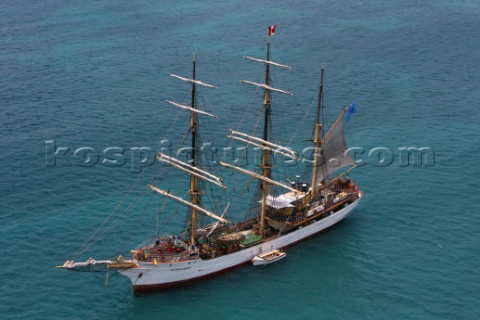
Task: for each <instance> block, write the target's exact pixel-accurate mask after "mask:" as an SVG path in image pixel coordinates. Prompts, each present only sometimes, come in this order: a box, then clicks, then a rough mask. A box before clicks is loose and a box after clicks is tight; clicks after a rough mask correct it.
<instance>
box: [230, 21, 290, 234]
mask: <svg viewBox="0 0 480 320" xmlns="http://www.w3.org/2000/svg"><path fill="white" fill-rule="evenodd" d="M276 27H277V26H276V25H274V26H270V27H268V38H267V58H266V60H263V59H257V58H252V57H248V56H246V57H244V58H245V59H248V60H253V61H257V62H261V63H265V83H255V82H252V81H245V80H242V82H244V83H246V84H250V85H254V86H257V87H259V88H263V90H264V94H263V108H264V125H263V139H262V140H263V141H262V142H261V144H262V162H261V164H260V169H261V172H262V176H263V177H264V178H266V179H261V180H262V181H261V182H260V189H261V192H262V199H261V209H260V234H262V235H263V233H264V230H265V216H266V213H267V195H268V191H269V189H270V186H269V182H268V181H269V180H271V179H270V177H271V169H272V167H271V164H270V154H271V152H272V149H271V145H272V144H271V142H270V141H269V140H270V127H269V126H270V110H271V104H270V93H271V92H272V91H275V92H280V93H283V94H288V95H292V94H291V93H290V92H287V91H284V90H280V89H276V88H273V87H271V86H270V65H274V66H277V67H281V68H286V69H290V67H289V66H286V65H283V64H279V63H276V62H273V61H271V60H270V37H271V36H272V35H273V34H274V33H275V29H276ZM247 138H248V139H249V140H250V139H251V138H250V137H247ZM236 139H237V140H242V139H241V138H236ZM254 140H256V141H260V139H258V138H256V139H254ZM246 142H248V143H250V144H252V141H251V140H250V141H246ZM294 157H295V158H296V155H294Z"/></svg>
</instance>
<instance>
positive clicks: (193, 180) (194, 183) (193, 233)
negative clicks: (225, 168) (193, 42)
mask: <svg viewBox="0 0 480 320" xmlns="http://www.w3.org/2000/svg"><path fill="white" fill-rule="evenodd" d="M195 64H196V57H195V53H194V54H193V72H192V80H193V81H192V104H191V106H192V109H196V97H195V94H196V84H195V80H196V79H195V77H196V75H195ZM190 131H191V133H192V153H191V155H192V158H191V166H192V167H195V166H196V159H195V156H196V151H197V149H196V145H197V114H196V112H194V111H191V112H190ZM189 192H190V197H191V198H190V199H191V203H192V204H193V205H196V206H198V205H199V204H200V195H199V192H198V179H197V176H196V175H193V174H192V175H190V191H189ZM191 209H192V216H191V230H190V237H191V239H190V242H191V243H192V245H195V244H196V243H197V209H195V208H194V207H192V208H191Z"/></svg>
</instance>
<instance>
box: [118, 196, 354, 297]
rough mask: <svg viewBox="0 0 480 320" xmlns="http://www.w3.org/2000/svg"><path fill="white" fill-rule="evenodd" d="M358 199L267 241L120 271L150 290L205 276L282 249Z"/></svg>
mask: <svg viewBox="0 0 480 320" xmlns="http://www.w3.org/2000/svg"><path fill="white" fill-rule="evenodd" d="M360 199H361V193H360V198H359V199H357V200H356V201H355V202H353V203H351V204H350V205H348V206H347V207H345V208H343V209H341V210H339V211H337V212H336V213H334V214H332V215H330V216H329V217H326V218H324V219H321V220H319V221H317V222H314V223H312V224H310V225H307V226H305V227H303V228H301V229H298V230H295V231H292V232H289V233H287V234H284V235H282V236H280V237H278V238H275V239H272V240H270V241H265V242H263V243H260V244H258V245H254V246H251V247H248V248H245V249H243V250H240V251H236V252H233V253H231V254H227V255H223V256H220V257H218V258H214V259H209V260H202V259H197V260H191V261H185V262H177V263H171V264H170V263H158V264H157V265H156V266H155V265H154V264H153V263H147V262H141V263H140V267H139V268H132V269H127V270H121V271H119V272H120V274H122V275H124V276H127V277H128V278H129V279H130V280H131V282H132V285H133V287H134V291H135V292H137V293H139V292H146V291H153V290H156V289H161V288H165V287H171V286H174V285H177V284H180V283H182V282H188V281H193V280H197V279H201V278H205V277H208V276H211V275H213V274H216V273H219V272H222V271H225V270H227V269H230V268H233V267H235V266H238V265H241V264H245V263H248V262H250V261H251V260H252V258H253V257H255V256H256V255H258V254H261V253H263V252H266V251H270V250H273V249H282V248H284V247H287V246H289V245H292V244H294V243H296V242H299V241H301V240H303V239H305V238H308V237H310V236H313V235H315V234H317V233H319V232H321V231H323V230H325V229H327V228H329V227H331V226H333V225H335V224H336V223H338V222H340V221H341V220H342V219H344V218H345V217H346V216H347V215H348V214H349V213H350V212H351V211H352V210H353V209H354V208H355V207H356V206H357V205H358V202H359V201H360Z"/></svg>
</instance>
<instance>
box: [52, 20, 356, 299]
mask: <svg viewBox="0 0 480 320" xmlns="http://www.w3.org/2000/svg"><path fill="white" fill-rule="evenodd" d="M274 32H275V27H274V26H272V27H269V29H268V41H267V54H266V59H258V58H252V57H244V58H245V59H247V60H250V61H254V62H257V63H260V64H263V65H264V66H265V83H256V82H252V81H242V82H244V83H245V84H248V85H252V86H255V87H257V88H260V89H261V90H263V114H262V116H263V119H262V121H261V122H262V123H263V129H262V136H261V137H258V136H254V135H251V134H246V133H243V132H239V131H236V130H231V131H230V133H229V134H228V137H229V138H230V139H232V140H236V141H239V142H240V143H243V144H244V145H245V146H250V147H252V146H253V147H255V148H260V149H261V153H262V156H261V161H260V164H259V166H258V170H256V171H251V170H247V169H245V168H241V167H239V166H236V165H233V164H230V163H227V162H219V164H220V165H221V167H224V168H226V169H224V170H233V171H234V172H239V173H241V174H245V175H247V176H249V177H251V179H252V181H257V182H258V195H259V196H258V198H256V199H254V200H253V201H252V205H251V207H250V209H249V212H248V214H246V218H245V219H244V220H243V221H240V222H238V223H234V222H232V221H231V220H230V218H228V217H229V216H230V208H229V204H227V205H226V206H224V207H220V206H217V207H214V208H205V207H204V204H205V203H206V201H204V197H205V195H206V194H207V191H206V190H205V189H206V187H205V185H206V184H210V185H211V187H209V188H210V189H211V188H214V187H218V188H220V189H222V190H223V189H225V188H227V186H226V185H224V181H223V179H222V178H220V177H219V176H217V175H214V174H212V173H211V172H209V171H207V170H206V169H205V168H202V167H201V165H200V161H199V157H198V150H199V143H198V142H199V140H198V139H199V135H198V133H199V131H200V127H201V126H200V124H199V123H200V122H199V117H209V118H215V119H216V118H218V117H217V116H215V115H214V114H212V113H209V112H206V111H204V110H201V109H199V108H198V105H197V89H198V88H197V87H199V86H202V87H209V88H215V86H213V85H210V84H207V83H204V82H202V81H200V80H198V79H197V75H196V59H195V56H194V59H193V73H192V77H191V78H187V77H183V76H178V75H174V74H171V76H172V77H174V78H176V79H179V80H181V81H184V82H187V83H189V84H190V85H191V104H190V105H185V104H181V103H177V102H174V101H167V102H168V103H169V104H170V105H173V106H175V107H178V108H180V109H183V110H186V111H188V112H189V126H188V129H189V135H190V141H189V142H190V146H191V150H192V152H191V154H190V159H189V161H188V162H183V161H181V160H179V159H176V158H174V157H172V156H170V155H167V154H165V153H160V152H159V153H158V154H157V159H158V160H159V161H161V162H163V163H166V164H167V165H169V166H170V167H171V168H172V169H178V170H179V171H182V172H185V173H187V174H188V175H189V176H190V183H189V189H188V194H189V195H190V199H188V200H186V199H183V198H181V197H179V196H176V195H174V194H173V193H171V192H170V191H167V190H163V189H160V188H159V187H157V186H154V185H149V188H150V189H151V190H153V191H154V192H155V193H156V194H157V195H159V196H162V197H164V198H163V199H164V201H165V202H166V201H167V199H169V200H174V201H176V202H178V203H180V204H181V205H183V206H185V207H187V208H188V210H189V213H188V219H187V223H186V227H185V228H184V230H183V232H180V233H179V234H178V235H173V236H172V235H170V236H160V235H158V234H155V235H154V236H151V237H149V238H147V240H145V241H144V242H143V243H141V244H140V245H138V246H137V247H136V248H135V249H133V250H132V251H131V254H132V258H131V259H128V260H124V259H123V258H122V257H117V259H114V260H100V261H95V260H93V259H91V260H88V261H86V262H74V261H73V259H71V260H68V261H67V262H65V264H63V265H62V266H60V268H63V269H66V270H71V271H86V272H92V271H109V270H118V272H119V273H120V274H121V275H123V276H126V277H128V278H129V279H130V281H131V283H132V286H133V289H134V291H135V293H144V292H149V291H154V290H159V289H164V288H168V287H172V286H177V285H179V284H183V283H187V282H190V281H194V280H199V279H203V278H207V277H210V276H212V275H214V274H217V273H220V272H223V271H226V270H228V269H231V268H233V267H236V266H239V265H242V264H247V263H250V262H251V263H253V265H265V264H270V263H273V262H276V261H278V260H280V259H283V258H285V256H286V253H285V252H283V251H282V249H283V248H285V247H287V246H290V245H292V244H295V243H298V242H300V241H302V240H304V239H306V238H309V237H311V236H314V235H316V234H318V233H320V232H322V231H324V230H327V229H328V228H330V227H332V226H334V225H336V224H337V223H338V222H340V221H341V220H343V219H344V218H345V217H346V216H347V215H348V214H350V212H351V211H352V210H353V209H354V208H355V207H356V206H357V205H358V203H359V201H360V200H361V198H362V196H363V194H362V192H361V191H360V190H359V188H358V186H357V185H356V184H355V183H354V181H353V180H351V179H349V178H346V175H347V174H348V173H349V172H350V171H351V170H352V169H353V168H355V167H356V163H355V161H354V160H353V158H352V157H351V156H350V155H349V153H348V151H347V146H346V143H345V138H344V130H343V129H344V126H345V123H346V121H347V119H349V117H350V115H351V113H353V111H354V107H353V106H350V107H346V108H345V109H344V110H343V111H342V112H341V113H340V115H339V116H338V118H337V120H336V121H335V122H334V124H333V125H332V126H331V127H330V129H329V130H328V132H327V133H326V134H323V124H322V121H321V120H322V119H321V110H322V101H323V86H324V84H323V82H324V70H323V66H322V70H321V80H320V87H319V93H318V105H317V108H316V113H315V117H314V119H315V121H314V123H313V132H314V133H313V137H312V139H311V142H312V150H313V165H312V170H311V171H312V172H311V175H310V177H306V176H304V177H303V178H302V176H301V175H297V176H295V178H294V179H292V180H293V181H290V180H287V181H279V180H276V179H275V178H274V176H273V172H274V170H275V166H274V165H273V164H272V155H273V154H276V155H278V156H281V157H286V158H289V159H292V160H293V161H298V160H299V157H298V155H297V153H296V152H295V151H294V150H291V149H290V148H287V147H284V146H281V145H279V144H276V143H274V142H272V130H271V109H272V105H271V95H272V94H273V93H279V94H285V95H291V93H290V92H287V91H285V90H282V89H277V88H274V87H272V86H271V76H270V68H271V67H278V68H283V69H289V68H290V67H288V66H286V65H283V64H280V63H277V62H274V61H272V60H271V59H270V38H271V36H272V35H273V33H274ZM334 174H336V175H334ZM200 182H201V183H200ZM203 218H206V219H207V218H208V219H207V220H206V219H203ZM204 221H208V223H204Z"/></svg>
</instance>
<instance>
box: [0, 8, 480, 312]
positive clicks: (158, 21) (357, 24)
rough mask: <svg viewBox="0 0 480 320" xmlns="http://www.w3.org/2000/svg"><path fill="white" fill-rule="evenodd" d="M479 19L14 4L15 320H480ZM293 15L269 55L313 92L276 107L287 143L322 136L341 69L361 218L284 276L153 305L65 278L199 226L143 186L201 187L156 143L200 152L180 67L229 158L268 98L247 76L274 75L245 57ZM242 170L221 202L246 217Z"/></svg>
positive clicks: (11, 220)
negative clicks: (167, 163) (173, 168)
mask: <svg viewBox="0 0 480 320" xmlns="http://www.w3.org/2000/svg"><path fill="white" fill-rule="evenodd" d="M479 17H480V2H478V1H477V0H459V1H446V0H435V1H429V0H426V1H417V0H402V1H399V0H393V1H387V0H365V1H354V0H344V1H330V0H320V1H307V0H303V1H301V0H299V1H290V2H286V1H282V2H279V1H276V2H272V1H250V0H245V1H237V2H234V1H218V0H205V1H190V0H188V1H145V0H138V1H107V0H98V1H90V0H88V1H59V0H43V1H31V0H30V1H26V0H3V1H1V2H0V147H1V150H2V152H1V153H0V200H1V201H0V237H1V238H0V239H1V246H0V257H1V258H0V261H1V273H0V318H2V319H30V320H33V319H479V318H480V300H479V297H480V236H479V235H480V233H479V232H480V231H479V230H480V217H479V211H480V210H479V205H478V203H479V200H480V199H479V191H480V189H479V178H480V169H479V168H480V167H479V165H478V155H479V153H480V148H479V140H480V139H479V138H480V129H479V119H480V112H479V110H480V105H479V101H480V90H479V84H480V75H479V74H480V73H479V70H480V55H479V52H480V33H479V30H480V18H479ZM273 24H276V25H277V31H276V33H275V35H274V36H273V37H272V38H271V50H272V51H271V53H272V56H271V58H272V59H273V60H275V61H278V62H279V63H285V64H288V65H290V66H291V67H292V69H291V70H283V69H275V70H274V72H273V74H272V80H273V85H274V86H276V87H278V88H281V89H284V90H288V91H291V92H293V94H294V95H293V96H291V97H289V96H283V95H282V96H281V95H275V96H274V98H273V107H272V108H273V111H272V113H273V119H274V120H273V125H274V133H276V137H277V139H276V140H275V141H277V142H279V143H285V144H287V145H289V146H292V147H294V148H297V150H298V151H301V150H302V148H304V147H306V146H308V142H306V140H308V139H309V137H310V134H311V125H312V121H313V114H314V107H315V103H316V101H315V99H316V95H317V90H318V85H319V79H320V68H321V65H322V64H324V66H325V107H326V108H325V112H324V115H325V119H326V120H327V122H329V123H331V121H333V120H334V118H335V115H336V114H338V113H339V112H340V111H341V110H342V108H344V107H345V106H348V105H349V104H350V103H352V102H355V104H356V109H357V111H356V113H354V114H353V115H352V118H351V120H350V121H349V123H348V126H347V128H346V131H347V136H348V139H347V142H348V144H349V146H352V147H355V148H356V149H354V151H355V156H356V159H357V160H358V161H359V163H360V164H361V165H360V166H359V167H358V168H357V169H355V170H353V171H352V172H351V173H350V176H351V178H353V179H355V181H356V182H357V183H358V184H359V186H360V187H361V189H362V191H363V192H364V198H363V200H362V202H361V203H360V205H359V206H358V207H357V209H356V210H355V211H354V212H352V214H351V215H350V216H349V217H348V218H347V219H346V220H345V221H343V222H342V223H340V224H339V225H338V226H336V227H335V228H333V229H332V230H330V231H329V232H327V233H324V234H321V235H319V236H317V237H315V238H312V239H309V240H307V241H305V242H303V243H301V244H299V245H296V246H294V247H291V248H289V249H288V250H287V258H286V259H284V260H282V261H280V262H278V263H276V264H273V265H270V266H267V267H265V268H254V267H252V266H243V267H240V268H237V269H235V270H233V271H231V272H228V273H225V274H223V275H220V276H218V277H216V278H213V279H210V280H208V281H203V282H198V283H195V284H192V285H188V286H184V287H180V288H176V289H172V290H169V291H164V292H159V293H154V294H150V295H143V296H135V295H134V294H133V292H132V289H131V284H130V282H129V280H128V279H127V278H125V277H122V276H120V275H118V274H114V273H111V274H110V275H109V281H108V287H106V286H105V284H106V281H105V280H106V278H105V274H85V273H73V272H68V271H65V270H61V269H55V268H54V267H55V266H57V265H62V264H63V263H64V261H65V260H67V259H71V258H72V257H75V258H76V259H80V260H81V259H88V258H89V257H94V258H96V259H102V258H112V257H115V255H116V254H119V253H122V254H123V253H125V252H126V253H128V252H129V250H130V249H132V248H135V246H136V245H137V244H138V243H140V242H141V241H142V240H143V239H145V238H146V237H148V236H150V235H152V234H154V233H155V232H157V231H159V232H160V231H161V232H163V233H175V232H178V231H179V230H180V229H181V227H182V225H183V223H184V220H183V215H184V213H185V210H184V209H183V208H179V207H178V205H177V204H175V203H173V202H170V201H169V202H167V203H166V204H165V206H163V204H164V203H163V198H161V197H155V196H154V195H153V194H152V193H151V192H146V191H145V190H147V188H146V186H147V184H148V183H150V182H151V181H152V178H154V177H156V181H155V184H156V185H158V186H162V187H164V188H166V189H169V190H171V191H172V192H176V193H177V194H179V195H181V196H184V197H186V196H187V195H188V194H187V193H186V192H185V190H186V188H187V186H188V180H187V177H186V176H185V175H184V174H182V173H178V172H176V173H171V172H170V171H168V170H166V169H165V168H164V167H162V166H160V164H159V163H158V162H155V163H153V158H151V156H152V154H151V152H153V151H151V152H150V151H149V150H157V151H159V150H160V149H161V148H167V149H168V148H172V149H173V150H177V149H178V146H180V145H182V144H181V143H182V142H183V141H188V140H185V139H186V138H188V113H185V112H184V111H182V110H180V109H177V108H175V107H172V106H169V105H168V104H167V103H166V102H165V100H166V99H173V100H176V101H178V102H180V103H184V104H188V103H189V99H190V91H189V87H188V85H186V84H184V83H182V82H180V81H178V80H176V79H174V78H171V77H169V76H168V74H169V73H176V74H180V75H184V76H190V73H191V64H192V58H193V54H194V53H196V58H197V62H198V64H197V70H198V76H199V78H200V79H201V80H202V81H204V82H207V83H212V84H214V85H217V86H218V87H219V88H218V89H215V90H211V89H208V88H201V89H200V91H199V92H200V93H199V103H200V102H201V104H200V105H203V106H205V108H204V110H206V111H208V112H211V113H214V114H216V115H218V116H219V119H218V120H215V119H212V120H211V121H208V122H205V123H206V125H205V126H204V127H202V129H203V128H205V132H207V131H208V132H210V133H209V134H205V136H204V138H205V140H206V141H207V142H208V141H210V142H213V143H214V146H215V147H216V148H217V149H215V150H217V151H218V150H220V151H218V154H222V152H224V154H225V157H227V158H228V157H229V156H230V155H231V154H229V152H230V151H229V150H231V149H229V148H231V147H232V144H231V142H230V141H227V140H228V139H227V138H226V137H225V136H226V134H227V133H228V129H229V128H234V129H242V130H247V132H251V129H252V128H253V127H254V126H255V125H257V121H258V116H259V114H260V111H261V106H262V105H261V103H262V95H261V92H259V91H256V89H255V88H253V87H249V86H247V85H244V84H242V83H240V80H244V79H245V80H251V81H255V82H261V81H263V80H262V79H263V77H264V75H263V70H262V66H261V65H258V64H256V63H254V62H250V61H246V60H244V59H242V56H244V55H250V56H255V57H259V58H264V56H265V46H266V39H267V34H266V33H267V27H268V26H269V25H273ZM207 123H208V124H207ZM207 129H208V130H207ZM248 130H250V131H248ZM210 146H211V145H210ZM298 148H299V149H298ZM405 148H414V149H410V151H411V152H413V153H414V152H418V150H419V149H420V148H423V149H421V150H420V152H421V153H423V158H422V159H423V161H421V162H420V161H419V158H418V157H417V158H415V157H413V156H412V157H410V158H409V156H408V149H405ZM225 150H226V151H225ZM415 150H417V151H415ZM120 151H122V152H123V153H121V152H120ZM185 152H187V153H188V150H187V151H185ZM413 153H412V154H413ZM181 154H185V153H181ZM218 154H217V155H218ZM230 160H231V159H230ZM252 161H253V160H252ZM245 165H247V166H250V167H252V163H251V161H250V160H248V161H246V163H245ZM302 165H304V164H302V163H300V164H286V163H283V162H280V163H278V169H279V171H284V172H286V173H288V174H290V177H294V176H295V175H296V174H298V172H302V171H303V168H302ZM212 167H213V168H212V169H214V170H215V171H216V172H219V173H220V174H222V172H221V171H220V170H218V167H215V165H213V164H212ZM223 175H224V176H226V182H227V184H228V183H229V182H230V186H229V189H228V191H227V192H225V193H224V194H223V198H224V199H227V200H222V205H223V206H219V208H224V205H225V203H226V202H228V201H229V199H231V201H232V203H231V206H232V209H231V213H229V215H231V218H232V219H241V218H243V216H244V213H243V212H244V210H245V207H246V206H248V204H249V199H248V197H247V196H249V193H252V190H250V189H252V188H253V185H252V186H251V187H249V188H246V187H245V186H246V185H248V182H249V181H248V179H246V180H245V179H244V180H245V181H244V180H242V178H238V175H235V178H232V177H231V172H230V171H226V172H225V171H224V172H223ZM232 182H233V183H232ZM247 189H248V190H247ZM245 190H246V191H245ZM243 191H245V192H244V193H243V195H241V193H242V192H243ZM177 211H178V213H177V214H175V213H176V212H177ZM217 212H221V209H219V210H217ZM170 216H171V218H170V220H169V221H170V224H169V225H166V226H164V224H163V221H165V220H168V219H169V217H170ZM157 217H158V218H159V221H160V222H158V223H157ZM92 235H93V236H92ZM89 240H94V241H89ZM90 244H92V245H91V246H90ZM83 248H84V249H85V250H82V249H83Z"/></svg>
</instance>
